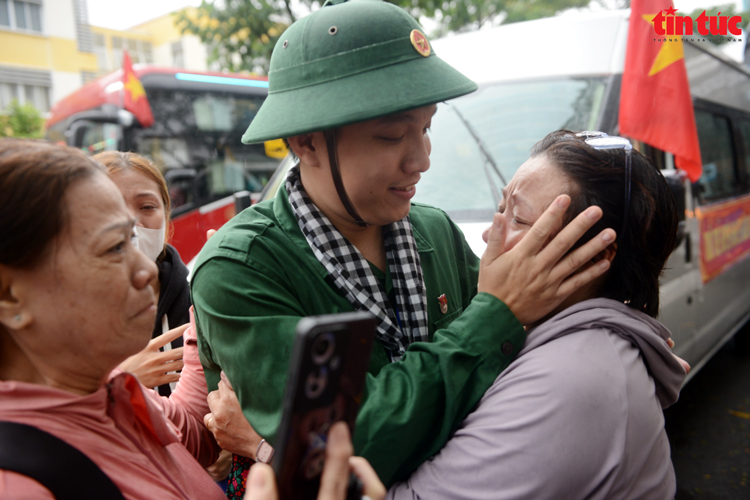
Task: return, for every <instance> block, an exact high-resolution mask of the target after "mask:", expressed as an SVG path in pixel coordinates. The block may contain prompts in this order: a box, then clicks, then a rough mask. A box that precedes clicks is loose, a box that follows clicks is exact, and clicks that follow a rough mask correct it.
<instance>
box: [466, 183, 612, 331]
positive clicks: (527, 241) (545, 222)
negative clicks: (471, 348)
mask: <svg viewBox="0 0 750 500" xmlns="http://www.w3.org/2000/svg"><path fill="white" fill-rule="evenodd" d="M569 205H570V197H568V196H567V195H561V196H558V197H557V198H556V199H555V201H554V202H552V204H551V205H550V206H549V208H547V210H546V211H545V212H544V214H543V215H542V216H541V217H540V218H539V219H538V220H537V221H536V222H535V223H534V225H533V226H532V227H531V229H530V230H529V232H528V233H527V234H526V235H525V236H524V237H523V239H522V240H521V241H520V242H519V243H518V244H517V245H516V246H515V247H513V248H512V249H510V250H508V251H507V252H504V246H505V232H506V228H505V226H504V221H503V218H502V216H501V215H500V214H495V217H494V219H493V222H492V226H491V227H490V229H489V232H488V233H487V249H486V250H485V252H484V255H483V256H482V262H481V265H480V270H479V285H478V291H479V292H487V293H490V294H492V295H494V296H495V297H497V298H498V299H500V300H502V301H503V302H505V304H506V305H507V306H508V307H509V308H510V310H511V311H512V312H513V314H515V316H516V317H517V318H518V320H519V321H520V322H521V323H522V324H524V325H529V324H533V323H534V322H536V321H538V320H539V319H541V318H543V317H544V316H546V315H547V314H549V313H550V312H552V311H553V310H554V309H555V308H556V307H557V306H558V305H559V304H560V303H561V302H562V301H563V300H565V299H566V298H567V297H568V296H569V295H570V294H571V293H573V292H574V291H576V290H578V289H580V288H581V287H582V286H584V285H586V284H587V283H589V282H591V281H592V280H594V279H596V278H597V277H599V276H601V275H602V274H604V272H606V270H607V269H609V261H608V260H607V259H601V260H600V261H599V262H597V263H596V264H594V265H587V264H588V263H590V262H591V260H592V259H593V258H594V257H595V256H596V255H597V254H598V253H599V252H601V251H602V250H604V249H605V248H607V247H608V246H609V245H611V244H612V243H613V242H614V240H615V232H614V231H613V230H612V229H605V230H604V231H602V232H601V233H599V235H597V236H596V237H595V238H593V239H591V240H590V241H589V242H587V243H586V244H585V245H583V246H581V247H580V248H577V249H576V250H575V251H573V252H570V253H568V251H569V250H570V248H571V247H572V246H573V245H574V244H575V243H576V241H578V239H579V238H581V236H583V235H584V234H585V233H586V231H588V229H589V228H591V227H592V226H593V225H594V224H595V223H596V222H597V221H598V220H599V219H600V218H601V216H602V211H601V209H600V208H599V207H589V208H588V209H586V210H585V211H584V212H583V213H581V214H579V215H578V217H576V218H575V219H574V220H573V221H572V222H571V223H570V224H568V225H567V226H566V227H564V228H563V229H562V230H561V231H560V232H559V233H557V234H556V235H555V237H554V238H551V239H550V237H551V235H553V234H554V233H555V232H556V231H557V230H558V229H559V228H560V227H561V226H562V221H563V216H564V215H565V210H566V209H567V207H568V206H569Z"/></svg>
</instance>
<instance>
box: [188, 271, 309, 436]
mask: <svg viewBox="0 0 750 500" xmlns="http://www.w3.org/2000/svg"><path fill="white" fill-rule="evenodd" d="M282 274H283V273H279V272H275V271H273V270H271V269H265V268H263V267H262V266H255V265H254V266H253V267H250V266H248V265H246V264H245V263H243V262H239V261H236V260H231V259H223V258H214V259H212V260H210V261H209V262H207V263H206V264H204V265H203V266H201V268H200V269H199V270H198V272H197V273H196V275H195V277H194V279H193V290H192V292H193V304H194V306H195V316H196V325H197V329H198V342H199V348H200V354H201V362H202V364H203V367H204V371H205V373H206V382H207V384H208V389H209V391H212V390H215V389H216V387H217V385H218V382H219V378H220V373H221V371H222V370H223V371H224V372H225V373H226V375H227V377H229V380H230V381H231V382H232V386H233V388H234V390H235V392H236V393H237V398H238V400H239V402H240V405H241V406H242V410H243V413H244V415H245V417H246V418H247V419H248V421H249V422H250V424H251V425H252V426H253V428H254V429H255V430H256V432H258V433H259V434H260V435H261V436H263V437H265V438H266V439H268V441H269V442H271V443H273V438H274V436H275V434H276V430H277V427H278V425H279V422H280V420H281V409H282V398H283V395H284V387H285V385H286V380H287V372H288V370H289V358H290V356H291V349H292V344H293V342H294V332H295V328H296V326H297V322H298V321H299V320H300V318H301V317H302V316H305V315H306V314H308V313H306V312H305V311H304V310H303V309H302V306H301V304H300V302H299V300H298V299H297V297H296V296H295V294H294V293H293V291H292V290H290V289H289V288H288V287H287V286H285V284H286V281H285V280H284V279H283V278H284V277H283V275H282ZM309 314H312V313H309Z"/></svg>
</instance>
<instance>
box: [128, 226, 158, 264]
mask: <svg viewBox="0 0 750 500" xmlns="http://www.w3.org/2000/svg"><path fill="white" fill-rule="evenodd" d="M135 234H136V235H137V236H138V238H136V246H137V247H138V250H140V251H141V252H143V253H145V254H146V257H148V258H149V259H151V260H153V261H156V258H157V257H158V256H159V255H160V254H161V252H162V250H164V240H165V239H166V228H164V227H162V228H160V229H149V228H147V227H141V226H135Z"/></svg>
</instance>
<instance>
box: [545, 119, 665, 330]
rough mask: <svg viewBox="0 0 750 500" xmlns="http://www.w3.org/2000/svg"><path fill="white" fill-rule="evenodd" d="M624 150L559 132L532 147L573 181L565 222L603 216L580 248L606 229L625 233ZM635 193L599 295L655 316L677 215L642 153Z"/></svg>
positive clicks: (636, 158) (636, 159) (634, 172)
mask: <svg viewBox="0 0 750 500" xmlns="http://www.w3.org/2000/svg"><path fill="white" fill-rule="evenodd" d="M626 154H627V153H626V152H625V150H623V149H609V150H597V149H594V148H593V147H591V146H589V145H588V144H586V142H585V140H584V139H582V138H580V137H577V136H576V135H575V133H574V132H571V131H568V130H558V131H555V132H552V133H551V134H549V135H547V137H545V138H544V139H542V140H541V141H539V142H538V143H536V144H535V145H534V147H533V148H532V149H531V157H532V158H533V157H535V156H540V155H544V156H546V157H547V158H548V159H549V160H550V161H551V162H552V163H553V164H555V165H556V166H557V167H558V168H560V169H561V170H562V172H563V173H564V174H565V175H566V176H567V177H568V178H569V179H570V181H571V183H572V186H571V189H572V191H573V192H571V193H570V197H571V199H572V203H571V204H570V207H569V208H568V211H567V213H566V215H565V224H567V223H569V222H570V221H572V220H573V219H574V218H575V217H576V216H577V215H578V214H580V213H581V212H583V211H584V210H586V208H588V207H589V206H591V205H597V206H599V207H600V208H601V209H602V211H603V212H604V215H603V217H602V218H601V219H600V220H599V221H598V222H597V223H596V224H595V225H594V226H593V227H592V228H591V229H589V231H588V232H587V233H586V234H585V235H584V236H583V237H582V238H581V239H580V240H579V241H578V243H577V244H576V247H578V246H580V245H583V244H584V243H586V242H587V241H589V240H591V239H592V238H594V237H595V236H596V235H597V234H599V232H601V231H602V230H604V229H605V228H612V229H614V230H615V231H620V230H621V228H622V227H623V220H624V216H625V209H626V207H625V204H626V194H625V193H626V189H625V187H626V186H625V179H626V176H625V159H626ZM630 154H631V183H632V184H631V189H630V203H629V206H628V207H627V210H628V223H627V228H626V229H625V234H618V235H617V240H616V242H617V254H616V256H615V259H614V260H613V262H612V266H611V268H610V271H609V273H608V275H607V278H606V280H605V282H604V283H603V285H602V287H601V289H600V290H599V296H602V297H606V298H610V299H613V300H617V301H619V302H623V303H625V304H627V305H628V306H629V307H632V308H633V309H636V310H638V311H642V312H644V313H646V314H648V315H649V316H651V317H656V315H657V314H658V312H659V277H660V276H661V273H662V271H663V269H664V265H665V264H666V262H667V259H668V258H669V255H670V254H671V253H672V250H674V247H675V242H676V238H677V224H678V214H677V209H676V206H675V202H674V198H673V196H672V192H671V190H670V188H669V185H668V184H667V181H666V179H665V178H664V176H663V175H662V173H661V172H660V171H659V169H657V168H656V167H654V165H653V164H652V163H651V162H650V161H649V160H648V159H647V158H646V157H645V156H643V155H642V154H641V153H639V152H638V151H636V150H632V151H631V153H630Z"/></svg>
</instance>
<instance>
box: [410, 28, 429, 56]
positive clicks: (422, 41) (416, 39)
mask: <svg viewBox="0 0 750 500" xmlns="http://www.w3.org/2000/svg"><path fill="white" fill-rule="evenodd" d="M409 39H410V40H411V44H412V45H413V46H414V48H415V49H416V51H417V52H419V55H421V56H424V57H427V56H429V55H430V42H429V41H428V40H427V37H426V36H424V33H422V32H421V31H419V30H412V31H411V34H410V35H409Z"/></svg>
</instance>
